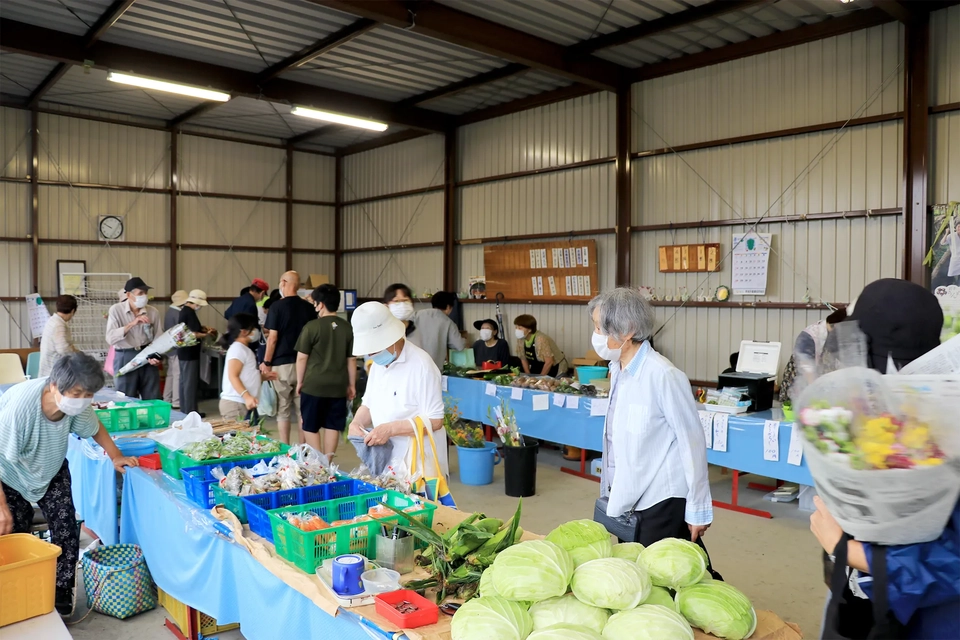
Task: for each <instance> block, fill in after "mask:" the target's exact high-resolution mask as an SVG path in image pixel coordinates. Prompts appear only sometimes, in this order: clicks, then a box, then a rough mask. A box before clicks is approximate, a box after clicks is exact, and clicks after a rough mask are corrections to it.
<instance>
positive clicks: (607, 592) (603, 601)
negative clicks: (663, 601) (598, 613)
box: [570, 558, 650, 609]
mask: <svg viewBox="0 0 960 640" xmlns="http://www.w3.org/2000/svg"><path fill="white" fill-rule="evenodd" d="M570 587H571V588H572V589H573V595H575V596H576V597H577V599H578V600H579V601H580V602H583V603H584V604H589V605H592V606H594V607H601V608H603V609H633V608H634V607H635V606H637V605H638V604H640V603H641V602H643V601H644V600H645V599H646V598H647V596H648V595H650V577H649V576H648V575H647V572H646V571H645V570H644V569H643V567H641V566H640V565H638V564H636V563H634V562H630V561H629V560H622V559H620V558H600V559H598V560H591V561H590V562H585V563H584V564H582V565H580V566H579V567H577V570H576V571H574V572H573V580H572V582H571V583H570Z"/></svg>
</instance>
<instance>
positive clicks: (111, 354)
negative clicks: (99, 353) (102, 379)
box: [103, 345, 117, 376]
mask: <svg viewBox="0 0 960 640" xmlns="http://www.w3.org/2000/svg"><path fill="white" fill-rule="evenodd" d="M116 357H117V348H116V347H115V346H113V345H110V348H109V349H107V360H106V361H105V362H104V363H103V370H104V371H106V372H107V373H109V374H110V375H112V376H113V375H116V373H114V368H113V359H114V358H116Z"/></svg>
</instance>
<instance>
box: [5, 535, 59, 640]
mask: <svg viewBox="0 0 960 640" xmlns="http://www.w3.org/2000/svg"><path fill="white" fill-rule="evenodd" d="M59 555H60V547H58V546H56V545H53V544H50V543H48V542H44V541H43V540H40V539H39V538H36V537H34V536H32V535H30V534H29V533H12V534H10V535H7V536H0V627H4V626H6V625H8V624H13V623H14V622H20V621H21V620H26V619H27V618H33V617H35V616H42V615H44V614H47V613H50V612H51V611H53V604H54V598H55V596H56V594H55V587H56V582H57V557H58V556H59ZM0 635H2V634H0Z"/></svg>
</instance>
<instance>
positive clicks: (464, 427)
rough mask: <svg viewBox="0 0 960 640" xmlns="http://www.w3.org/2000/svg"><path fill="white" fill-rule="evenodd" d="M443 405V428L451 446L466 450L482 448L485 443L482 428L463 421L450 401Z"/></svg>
mask: <svg viewBox="0 0 960 640" xmlns="http://www.w3.org/2000/svg"><path fill="white" fill-rule="evenodd" d="M445 404H446V407H445V409H446V410H445V411H444V412H443V428H444V429H446V431H447V435H448V436H450V440H452V441H453V444H455V445H457V446H458V447H464V448H467V449H480V448H483V445H484V442H485V440H484V439H483V428H482V427H481V426H480V425H479V424H476V423H471V422H468V421H466V420H464V419H463V416H462V414H461V413H460V409H459V408H458V407H457V404H456V403H455V402H453V401H452V400H447V401H446V402H445Z"/></svg>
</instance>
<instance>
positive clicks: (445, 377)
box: [440, 376, 447, 391]
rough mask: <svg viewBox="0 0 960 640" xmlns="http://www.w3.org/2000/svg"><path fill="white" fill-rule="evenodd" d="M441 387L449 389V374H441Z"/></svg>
mask: <svg viewBox="0 0 960 640" xmlns="http://www.w3.org/2000/svg"><path fill="white" fill-rule="evenodd" d="M440 387H441V388H442V389H443V390H444V391H446V390H447V376H440Z"/></svg>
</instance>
